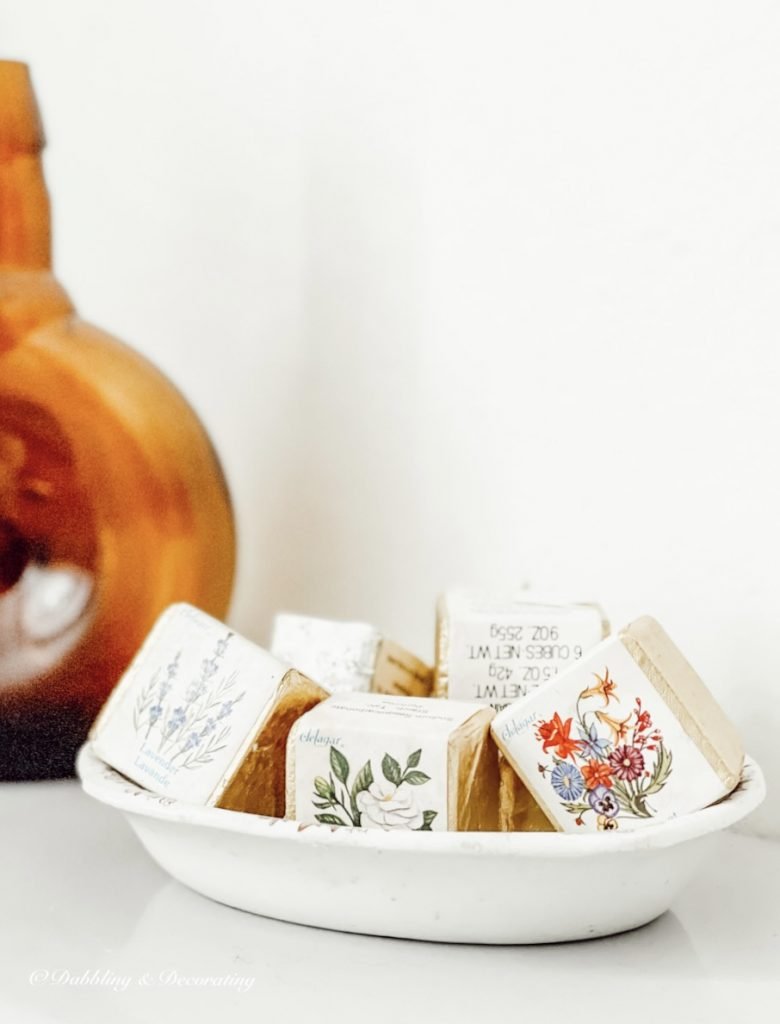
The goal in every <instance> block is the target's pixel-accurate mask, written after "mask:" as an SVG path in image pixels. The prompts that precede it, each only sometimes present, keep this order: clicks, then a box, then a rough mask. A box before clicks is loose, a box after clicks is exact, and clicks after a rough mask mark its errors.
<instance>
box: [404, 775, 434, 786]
mask: <svg viewBox="0 0 780 1024" xmlns="http://www.w3.org/2000/svg"><path fill="white" fill-rule="evenodd" d="M430 780H431V777H430V775H426V774H425V772H407V773H406V775H404V777H403V781H404V782H408V783H409V785H410V786H422V784H423V783H424V782H430Z"/></svg>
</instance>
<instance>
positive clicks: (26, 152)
mask: <svg viewBox="0 0 780 1024" xmlns="http://www.w3.org/2000/svg"><path fill="white" fill-rule="evenodd" d="M43 146H44V138H43V128H42V125H41V118H40V114H39V112H38V104H37V103H36V101H35V94H34V92H33V88H32V83H31V81H30V74H29V71H28V69H27V67H26V65H24V64H20V63H18V62H16V61H0V270H48V269H49V268H50V267H51V216H50V208H49V195H48V192H47V191H46V183H45V182H44V179H43V165H42V162H41V151H42V149H43Z"/></svg>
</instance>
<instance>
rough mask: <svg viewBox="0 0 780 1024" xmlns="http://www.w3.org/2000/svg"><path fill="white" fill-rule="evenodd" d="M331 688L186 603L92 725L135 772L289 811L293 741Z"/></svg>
mask: <svg viewBox="0 0 780 1024" xmlns="http://www.w3.org/2000/svg"><path fill="white" fill-rule="evenodd" d="M325 697H327V692H326V691H325V690H323V689H322V688H321V687H319V686H317V685H316V684H315V683H313V682H311V680H309V679H307V678H306V677H305V676H303V675H301V674H300V673H299V672H297V671H296V670H294V669H291V668H289V666H287V665H285V664H282V663H281V662H280V661H278V660H277V659H276V658H274V657H272V656H271V655H270V654H268V652H267V651H264V650H262V648H260V647H257V646H256V645H255V644H253V643H250V642H249V641H248V640H245V639H244V638H243V637H241V636H239V635H238V634H236V633H234V632H233V631H232V630H231V629H228V627H227V626H224V625H223V624H222V623H221V622H217V621H216V619H212V618H211V617H210V616H209V615H206V614H205V613H204V612H201V611H199V610H198V609H197V608H193V607H191V606H190V605H186V604H176V605H172V606H171V607H170V608H168V609H167V611H165V612H164V613H163V614H162V615H161V616H160V618H159V619H158V620H157V622H156V624H155V626H154V627H153V629H152V631H151V632H150V634H149V636H148V637H147V639H146V641H145V642H144V644H143V646H142V647H141V649H140V651H139V652H138V654H137V655H136V657H135V659H134V660H133V662H132V663H131V664H130V666H129V668H128V669H127V671H126V672H125V674H124V675H123V677H122V679H121V680H120V681H119V683H118V684H117V686H116V687H115V689H114V690H113V692H112V694H111V696H110V697H109V699H108V701H107V702H106V704H105V706H104V707H103V710H102V711H101V713H100V715H99V716H98V718H97V720H96V721H95V724H94V725H93V727H92V731H91V733H90V738H91V740H92V744H93V747H94V750H95V753H96V754H97V755H98V756H99V757H101V758H102V759H103V760H104V761H106V762H107V763H108V764H110V765H112V766H113V767H114V768H116V769H117V771H120V772H121V773H122V774H123V775H125V776H127V778H128V779H132V780H133V782H137V783H138V784H139V785H140V786H144V787H146V788H147V789H150V790H152V791H153V792H156V793H160V794H165V795H167V796H171V797H174V798H176V799H178V800H185V801H187V802H189V803H194V804H204V805H208V806H214V807H224V808H227V809H229V810H234V811H249V812H251V813H254V814H267V815H271V816H274V817H281V816H282V815H283V814H284V789H285V763H284V759H285V750H286V744H287V736H288V733H289V731H290V728H291V726H292V725H293V723H294V722H295V720H296V719H297V718H298V716H299V715H301V714H303V713H304V712H305V711H308V710H309V709H310V708H311V707H313V706H314V705H315V704H317V703H319V701H321V700H322V699H324V698H325Z"/></svg>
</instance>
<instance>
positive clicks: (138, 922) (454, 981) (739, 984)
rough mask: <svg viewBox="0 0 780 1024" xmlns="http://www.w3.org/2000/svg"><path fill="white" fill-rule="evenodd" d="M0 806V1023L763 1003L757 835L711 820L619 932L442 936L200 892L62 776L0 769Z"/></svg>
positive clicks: (765, 1013)
mask: <svg viewBox="0 0 780 1024" xmlns="http://www.w3.org/2000/svg"><path fill="white" fill-rule="evenodd" d="M0 813H1V814H2V818H1V820H2V844H3V853H2V861H1V862H0V863H2V869H3V870H2V890H1V891H2V928H1V929H0V963H1V964H2V966H1V967H0V1022H2V1024H6V1022H8V1024H27V1022H44V1021H46V1022H53V1021H56V1022H58V1024H70V1022H79V1024H89V1022H93V1021H101V1022H103V1021H106V1022H110V1024H124V1022H131V1021H132V1022H157V1021H165V1020H168V1019H170V1020H175V1021H177V1022H178V1021H180V1020H181V1021H185V1020H186V1021H188V1022H190V1024H199V1022H201V1021H209V1022H212V1021H215V1020H220V1019H221V1020H225V1021H230V1024H243V1022H244V1021H247V1022H248V1021H252V1022H253V1024H262V1022H274V1024H275V1022H277V1021H291V1022H296V1021H298V1020H303V1019H311V1020H314V1021H331V1020H333V1021H344V1022H350V1021H361V1022H368V1021H370V1022H372V1024H373V1022H385V1021H387V1022H390V1021H394V1022H398V1024H416V1022H417V1021H426V1020H431V1021H436V1022H437V1024H438V1022H439V1021H447V1022H448V1024H452V1022H458V1021H461V1020H463V1021H467V1020H469V1021H477V1022H478V1024H484V1022H486V1021H488V1020H490V1019H491V1018H494V1017H498V1016H506V1015H511V1018H512V1019H514V1020H517V1021H522V1022H527V1024H540V1022H541V1021H543V1020H545V1019H549V1020H550V1021H553V1022H554V1024H569V1022H571V1024H588V1022H590V1021H594V1022H595V1021H600V1022H601V1021H607V1020H614V1021H618V1022H620V1024H638V1022H643V1021H659V1022H660V1021H662V1020H663V1021H664V1022H670V1024H676V1022H677V1021H678V1020H680V1021H682V1020H685V1021H686V1024H694V1022H698V1021H702V1022H705V1021H707V1022H713V1021H717V1022H719V1021H742V1020H748V1019H750V1018H751V1016H753V1015H754V1016H755V1018H756V1019H759V1017H760V1018H761V1019H762V1020H765V1021H767V1022H769V1021H774V1020H778V1019H780V843H777V842H774V841H770V840H761V839H752V838H748V837H745V836H739V835H734V834H724V835H723V836H722V837H720V838H719V839H718V840H717V842H716V843H715V844H714V845H713V848H712V853H711V855H710V856H709V858H708V860H707V862H706V864H705V866H704V868H703V869H702V871H701V873H700V875H699V876H698V877H697V878H696V879H695V880H694V881H693V882H692V884H691V885H690V887H689V888H688V889H687V890H686V892H685V893H684V894H683V895H682V896H681V898H680V899H678V901H677V903H676V904H675V906H674V908H673V910H672V911H671V912H670V913H668V914H665V915H664V916H663V917H662V918H660V919H659V920H658V921H656V922H654V923H653V924H651V925H648V926H647V927H645V928H642V929H639V930H638V931H636V932H632V933H630V934H627V935H623V936H617V937H615V938H609V939H600V940H597V941H592V942H588V943H571V944H566V945H560V946H538V947H509V946H502V947H479V946H446V945H434V944H427V943H419V942H406V941H402V940H397V939H377V938H369V937H363V936H359V935H344V934H340V933H336V932H326V931H318V930H316V929H311V928H304V927H300V926H297V925H291V924H284V923H281V922H277V921H271V920H266V919H263V918H259V917H254V916H252V915H250V914H246V913H242V912H240V911H236V910H232V909H230V908H228V907H223V906H220V905H218V904H216V903H211V902H209V901H208V900H206V899H205V898H203V897H201V896H198V895H197V894H195V893H193V892H191V891H189V890H188V889H186V888H184V887H183V886H181V885H180V884H178V883H177V882H174V881H172V880H171V879H170V878H169V877H168V876H167V875H166V874H164V873H163V872H162V870H161V869H160V868H158V867H157V865H156V864H154V863H153V862H152V860H151V859H150V858H149V857H148V856H147V855H146V853H145V852H144V850H143V848H142V847H141V845H140V844H139V842H138V841H137V839H136V838H135V836H134V835H133V834H132V832H131V831H130V828H129V826H128V825H127V824H126V823H125V821H124V819H123V818H122V816H121V814H119V813H118V812H117V811H115V810H112V809H111V808H109V807H106V806H103V805H100V804H97V803H95V802H93V801H92V800H90V799H89V798H88V797H87V796H85V795H84V794H83V793H82V792H81V790H80V789H79V786H78V783H76V782H75V781H72V780H68V781H63V782H52V783H27V784H4V785H0ZM594 884H595V885H598V884H599V880H598V879H594Z"/></svg>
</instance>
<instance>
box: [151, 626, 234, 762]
mask: <svg viewBox="0 0 780 1024" xmlns="http://www.w3.org/2000/svg"><path fill="white" fill-rule="evenodd" d="M232 636H233V634H232V633H227V634H226V635H225V636H224V637H222V638H220V639H219V640H218V641H217V643H216V644H215V646H214V650H213V652H212V654H211V656H210V657H208V658H204V659H203V661H202V662H201V665H200V671H199V672H198V674H197V675H196V676H195V677H194V678H192V679H190V680H189V681H188V682H187V683H186V685H185V686H184V688H183V692H182V690H181V688H180V687H178V688H177V690H178V695H177V694H176V693H174V692H173V691H174V686H175V683H176V681H177V677H178V674H179V668H180V665H179V662H180V658H181V651H179V652H178V653H177V655H176V657H175V658H174V659H173V661H172V662H171V663H170V664H169V665H167V666H166V667H165V672H164V675H163V674H162V670H160V669H158V670H157V671H156V672H155V673H154V674H153V675H152V677H151V679H150V681H149V683H148V685H147V686H146V687H145V688H144V689H143V690H142V692H141V693H140V695H139V697H138V700H137V702H136V706H135V709H134V717H133V721H134V726H135V729H136V732H137V733H142V734H143V737H144V740H148V739H149V738H150V736H151V735H152V734H154V735H155V736H156V737H157V751H158V753H160V754H163V755H164V756H165V757H166V758H168V760H169V761H170V762H171V763H172V764H174V763H176V764H177V766H178V767H181V768H186V769H194V768H199V767H201V766H202V765H205V764H210V763H211V762H212V761H213V759H214V755H215V754H216V753H217V752H218V751H220V750H222V749H223V748H224V746H225V740H226V739H227V737H228V735H229V733H230V722H229V719H230V716H231V714H232V713H233V709H234V708H235V706H236V705H237V704H238V703H239V701H241V700H242V699H243V697H244V695H245V692H246V691H242V692H241V693H239V694H236V695H233V694H232V692H231V691H233V690H234V688H235V686H236V683H237V681H238V674H237V673H236V672H231V673H229V674H228V675H226V676H223V677H222V678H220V669H221V666H222V659H223V658H224V656H225V653H226V651H227V649H228V645H229V643H230V640H231V638H232ZM169 695H170V696H171V699H170V700H168V699H167V698H168V697H169Z"/></svg>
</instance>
